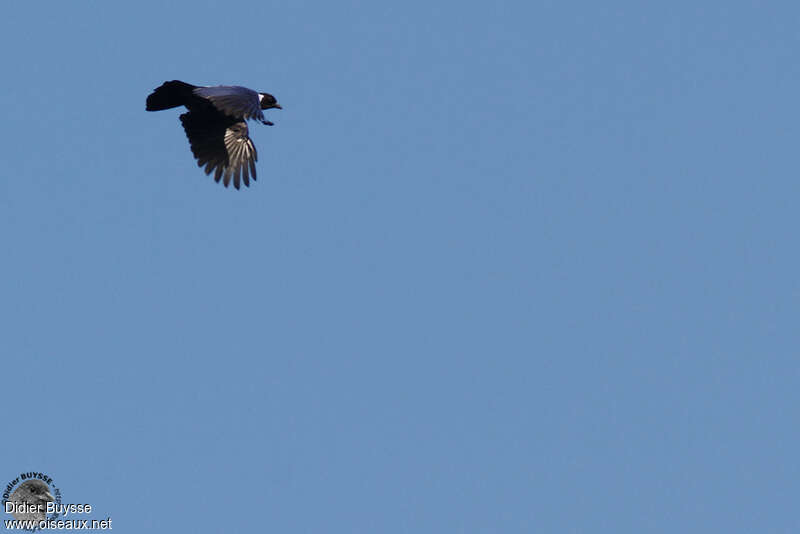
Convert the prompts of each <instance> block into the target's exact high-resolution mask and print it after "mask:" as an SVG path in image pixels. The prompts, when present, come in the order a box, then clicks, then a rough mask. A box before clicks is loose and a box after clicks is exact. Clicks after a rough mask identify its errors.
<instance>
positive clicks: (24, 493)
mask: <svg viewBox="0 0 800 534" xmlns="http://www.w3.org/2000/svg"><path fill="white" fill-rule="evenodd" d="M15 493H17V494H18V497H20V498H21V499H24V500H25V501H27V502H29V503H31V504H38V503H44V502H53V501H55V500H56V499H55V497H53V495H52V494H51V493H50V486H48V485H47V484H45V483H44V482H42V481H41V480H28V481H27V482H23V483H22V484H20V486H19V488H18V489H17V492H15Z"/></svg>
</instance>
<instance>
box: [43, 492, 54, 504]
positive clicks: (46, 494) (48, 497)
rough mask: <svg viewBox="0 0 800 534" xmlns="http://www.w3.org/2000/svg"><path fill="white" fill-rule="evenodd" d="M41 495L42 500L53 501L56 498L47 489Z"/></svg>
mask: <svg viewBox="0 0 800 534" xmlns="http://www.w3.org/2000/svg"><path fill="white" fill-rule="evenodd" d="M42 497H44V500H46V501H50V502H53V501H55V500H56V498H55V497H53V495H52V494H51V493H50V492H49V491H45V492H44V494H43V495H42Z"/></svg>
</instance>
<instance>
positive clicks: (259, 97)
mask: <svg viewBox="0 0 800 534" xmlns="http://www.w3.org/2000/svg"><path fill="white" fill-rule="evenodd" d="M265 96H267V95H265V94H264V93H258V103H259V104H261V102H263V101H264V97H265Z"/></svg>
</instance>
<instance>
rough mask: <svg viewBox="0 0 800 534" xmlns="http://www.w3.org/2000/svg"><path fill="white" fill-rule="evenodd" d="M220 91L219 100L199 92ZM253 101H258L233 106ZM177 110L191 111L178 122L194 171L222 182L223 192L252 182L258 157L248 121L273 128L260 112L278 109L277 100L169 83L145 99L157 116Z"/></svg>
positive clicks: (237, 90)
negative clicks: (201, 169)
mask: <svg viewBox="0 0 800 534" xmlns="http://www.w3.org/2000/svg"><path fill="white" fill-rule="evenodd" d="M218 89H221V90H222V92H221V93H220V94H217V93H213V94H211V95H210V96H203V94H202V93H203V91H206V92H209V90H210V91H215V90H218ZM225 90H230V94H225ZM256 95H257V96H256ZM251 96H252V97H255V98H258V99H260V101H259V102H250V101H247V102H244V101H243V102H238V101H237V100H236V99H238V98H243V99H245V98H248V97H251ZM226 99H227V100H226ZM245 104H247V105H248V106H249V105H250V104H254V105H255V106H256V107H255V109H253V108H251V107H242V106H245ZM179 106H185V107H186V108H187V109H188V110H189V111H188V113H184V114H182V115H181V116H180V120H181V124H182V125H183V129H184V131H185V132H186V137H187V138H188V139H189V145H190V147H191V149H192V154H193V155H194V157H195V158H196V159H197V164H198V166H200V167H204V171H205V173H206V174H211V172H214V180H215V181H217V182H219V181H220V180H222V182H223V184H224V185H225V187H227V186H228V185H229V184H230V182H231V181H233V186H234V187H235V188H236V189H239V187H240V183H241V182H242V181H243V182H244V185H246V186H249V185H250V178H252V179H253V180H255V179H256V166H255V162H256V161H257V160H258V152H257V151H256V148H255V146H254V145H253V142H252V141H251V140H250V137H249V135H248V134H249V132H248V128H247V122H246V119H247V118H258V120H261V121H262V122H263V123H264V124H268V125H271V124H272V123H271V122H269V121H266V120H264V118H263V115H262V114H261V111H260V109H270V108H278V109H280V106H279V105H278V103H277V102H276V101H275V98H274V97H273V96H272V95H270V94H267V93H263V94H262V93H255V92H253V91H251V90H249V89H246V88H242V87H236V86H234V87H228V86H220V87H215V88H201V87H198V86H196V85H192V84H189V83H185V82H182V81H179V80H172V81H169V82H164V83H163V84H162V85H161V86H160V87H158V88H156V89H155V90H154V91H153V92H152V93H151V94H150V95H149V96H148V97H147V102H146V108H145V109H146V110H147V111H161V110H165V109H171V108H176V107H179ZM237 106H239V107H237ZM259 106H260V109H258V107H259Z"/></svg>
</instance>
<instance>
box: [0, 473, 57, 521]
mask: <svg viewBox="0 0 800 534" xmlns="http://www.w3.org/2000/svg"><path fill="white" fill-rule="evenodd" d="M59 508H61V490H60V489H58V487H57V486H56V485H55V484H54V483H53V478H52V477H51V476H49V475H46V474H44V473H35V472H28V473H20V474H19V476H17V478H15V479H14V480H12V481H11V482H9V483H8V484H6V487H5V489H4V490H3V511H4V512H5V513H7V514H11V515H12V516H13V517H14V519H16V520H18V521H25V522H29V523H28V524H31V525H33V524H38V522H39V521H43V520H45V519H47V520H56V519H58V517H59V512H58V511H57V510H58V509H59ZM48 511H52V512H50V513H49V514H48ZM23 530H29V531H35V530H38V527H36V526H33V527H31V528H25V527H23Z"/></svg>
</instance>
